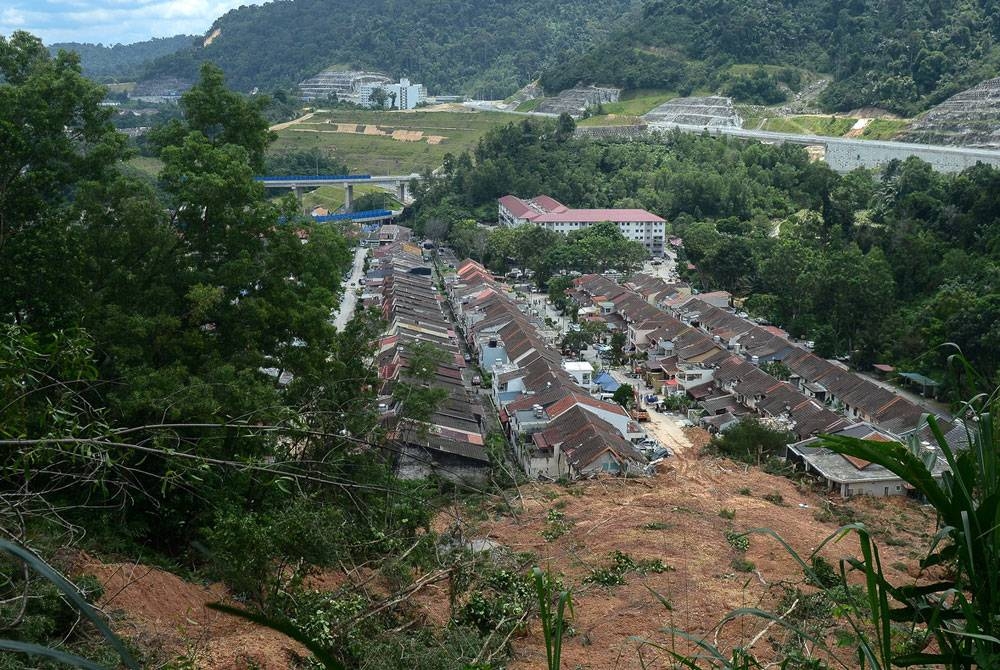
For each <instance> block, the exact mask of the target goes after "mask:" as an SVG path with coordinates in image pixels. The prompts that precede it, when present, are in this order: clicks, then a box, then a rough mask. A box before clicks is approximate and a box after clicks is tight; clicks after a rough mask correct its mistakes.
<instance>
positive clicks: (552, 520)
mask: <svg viewBox="0 0 1000 670" xmlns="http://www.w3.org/2000/svg"><path fill="white" fill-rule="evenodd" d="M573 525H574V524H573V522H572V521H570V520H569V519H567V518H566V514H565V513H563V512H561V511H559V510H557V509H550V510H549V512H548V514H546V515H545V528H543V529H542V537H543V538H545V541H546V542H552V541H553V540H555V539H557V538H560V537H562V536H563V535H565V534H566V533H567V532H568V531H569V529H570V528H572V527H573Z"/></svg>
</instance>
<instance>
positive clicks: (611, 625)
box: [442, 429, 934, 670]
mask: <svg viewBox="0 0 1000 670" xmlns="http://www.w3.org/2000/svg"><path fill="white" fill-rule="evenodd" d="M691 431H692V429H685V432H686V433H688V434H689V438H690V440H691V441H692V442H694V443H695V444H696V445H697V444H698V443H703V442H704V439H705V438H704V431H699V430H698V429H694V432H693V433H692V432H691ZM699 432H700V433H702V435H701V436H699V435H697V433H699ZM669 460H670V465H669V466H667V470H666V471H665V472H663V473H661V474H660V475H658V476H657V477H656V478H654V479H651V480H634V481H631V482H624V481H622V480H619V479H600V480H597V481H591V482H582V483H578V484H572V485H569V486H560V485H557V484H545V485H541V484H531V485H526V486H522V487H521V489H520V494H519V497H517V498H516V500H518V501H521V500H523V507H522V509H521V510H520V511H519V513H518V515H517V517H516V518H515V517H512V516H506V515H504V516H490V517H488V518H487V519H485V520H482V521H480V522H478V528H475V529H472V528H469V529H467V530H466V532H465V537H467V538H470V537H488V538H490V539H491V540H492V541H494V542H496V543H499V544H502V545H505V546H507V547H509V548H510V550H512V551H514V552H530V553H532V554H534V556H535V557H536V558H535V560H536V561H537V564H538V565H541V566H543V567H545V568H548V569H549V570H551V571H552V572H553V573H555V574H557V575H560V576H561V578H562V581H563V584H565V585H566V586H569V587H571V588H572V589H573V600H574V605H575V617H574V618H573V621H572V630H573V633H572V634H571V635H569V636H568V637H567V638H566V640H565V642H564V646H563V664H564V667H567V668H612V667H613V668H619V669H622V670H625V669H632V668H635V669H636V670H639V669H640V668H651V667H670V666H669V663H668V658H667V653H666V650H668V649H671V648H675V649H677V650H678V651H681V652H685V653H690V651H691V649H690V647H688V646H687V645H686V644H685V643H684V642H683V640H681V639H680V638H676V639H674V640H671V639H670V636H669V635H668V634H666V633H664V632H663V630H662V629H663V628H664V627H669V626H676V627H677V628H679V629H681V630H684V631H687V632H689V633H691V634H695V635H704V636H707V638H708V640H709V641H711V640H713V639H716V640H717V642H718V643H719V645H720V646H721V647H724V648H727V647H730V646H731V645H735V644H744V645H745V644H748V643H749V642H750V640H752V639H753V638H754V637H755V636H756V635H757V633H759V632H760V631H761V630H762V629H763V628H764V625H765V622H763V621H760V620H754V619H746V620H744V621H743V622H742V624H741V623H739V622H736V623H731V624H729V625H727V626H725V627H724V628H723V629H722V630H720V631H719V632H718V634H717V635H716V633H715V632H714V630H713V628H714V626H715V625H716V624H718V623H719V622H720V620H722V618H723V617H724V616H725V614H726V613H727V612H729V611H731V610H733V609H736V608H739V607H744V606H747V607H762V608H763V609H768V610H772V611H773V610H774V609H775V608H776V607H777V606H778V604H777V603H778V602H779V600H780V598H781V596H782V595H783V594H784V593H785V591H784V590H783V586H782V585H783V584H786V583H790V584H797V585H799V586H801V587H802V588H803V589H804V590H805V592H809V591H811V588H810V587H808V586H805V585H802V572H801V570H800V569H799V568H798V566H797V565H796V563H795V562H794V560H793V559H792V558H791V557H790V556H789V554H788V553H787V552H786V551H785V550H784V549H783V548H782V547H781V546H780V545H779V544H778V542H777V541H775V540H774V539H773V538H770V537H767V536H764V535H751V536H750V541H749V547H748V549H747V550H746V551H745V552H741V551H738V550H736V549H734V547H733V546H731V544H730V543H729V542H728V541H727V535H726V534H727V532H736V533H739V532H743V531H746V530H749V529H753V528H762V527H766V528H771V529H773V530H774V531H776V532H777V533H778V534H779V535H780V536H781V537H782V538H784V539H785V540H786V541H788V542H789V543H790V545H791V546H792V547H794V548H795V549H796V550H797V551H798V552H799V553H800V554H801V555H803V556H806V557H808V555H809V553H810V552H811V551H812V550H814V549H815V548H816V547H817V546H819V544H820V542H821V541H822V540H823V539H824V538H825V537H826V536H828V535H830V534H832V533H833V532H834V531H835V530H836V529H837V528H838V527H839V525H840V524H841V523H846V522H848V521H864V522H865V524H866V525H867V526H869V527H870V528H871V529H873V531H874V532H875V534H876V536H877V537H878V542H879V545H880V552H881V555H882V564H883V567H884V568H885V570H886V573H887V577H888V578H889V579H890V580H891V581H893V582H894V583H911V582H913V581H916V580H917V574H918V569H917V561H918V558H919V557H920V556H921V555H922V552H923V551H925V550H926V548H927V546H928V545H929V542H930V539H931V535H932V533H933V530H934V519H933V514H931V513H929V512H927V511H926V510H924V509H923V508H921V507H920V506H919V505H917V504H915V503H913V502H912V501H907V500H903V499H857V500H853V501H850V502H846V503H845V502H843V501H840V500H839V499H836V500H832V501H831V502H830V503H827V498H826V497H825V496H822V495H820V494H818V493H817V492H815V491H814V490H812V489H810V488H807V487H802V486H798V485H796V484H795V483H793V482H792V481H790V480H788V479H785V478H783V477H777V476H772V475H768V474H766V473H764V472H762V471H761V470H760V469H758V468H755V467H747V466H744V465H742V464H738V463H734V462H732V461H729V460H726V459H718V458H697V457H696V456H695V455H694V454H693V453H691V452H689V451H686V450H684V451H678V452H677V454H676V457H675V458H673V459H669ZM552 510H556V511H557V512H558V513H560V514H561V515H562V516H560V517H559V523H560V524H561V525H560V528H561V530H562V531H563V532H562V534H561V535H559V536H558V537H555V538H554V539H551V540H550V541H547V540H546V538H545V536H543V533H544V534H547V535H548V536H549V537H550V538H551V537H552V536H553V535H554V533H553V532H552V529H553V522H552V521H551V519H552V518H553V516H552ZM462 516H463V518H464V519H470V518H474V510H466V511H465V513H464V514H463V515H462ZM443 522H444V519H442V523H443ZM615 551H621V552H625V553H627V554H629V555H630V556H631V557H632V559H634V560H635V561H636V562H639V561H644V560H645V561H655V560H661V561H662V562H663V564H664V565H665V566H666V570H665V571H664V572H662V573H659V574H657V573H655V572H649V573H647V574H644V575H643V574H638V573H631V574H628V575H627V576H626V582H627V583H626V584H623V585H620V586H612V587H607V586H600V585H598V584H594V583H587V582H586V581H585V580H586V578H587V577H588V576H590V575H591V574H592V572H591V571H592V570H594V569H595V568H601V567H606V566H607V565H609V563H610V561H611V559H610V556H611V554H612V553H613V552H615ZM857 552H858V544H857V541H856V539H855V537H854V536H852V535H848V536H846V537H845V538H843V539H842V540H841V541H839V542H837V543H834V544H831V545H828V547H827V548H825V549H824V550H823V552H822V554H823V555H824V556H825V557H826V559H827V560H829V561H830V562H831V563H833V564H834V565H836V564H837V561H838V559H840V558H841V557H843V556H847V555H858V553H857ZM654 592H655V593H657V594H660V595H661V596H663V597H664V598H665V599H666V600H667V601H668V602H669V603H670V606H671V608H672V609H671V610H668V609H666V608H665V607H664V606H663V605H662V604H661V603H660V602H659V601H658V600H657V597H656V596H655V595H654ZM782 637H783V635H782V631H781V630H780V627H779V628H778V629H776V630H771V631H770V632H769V633H768V634H765V635H763V636H761V637H760V638H759V640H758V641H757V643H756V644H755V645H754V646H753V649H752V652H753V653H754V654H755V655H756V656H757V657H758V658H759V659H760V660H762V661H765V662H766V661H769V660H773V654H774V652H773V650H772V646H771V645H772V643H774V644H776V645H777V644H779V643H780V641H781V639H782ZM639 638H643V639H645V640H646V641H647V642H646V643H644V642H643V641H642V640H640V639H639ZM656 645H659V648H657V646H656ZM513 647H514V658H515V660H514V662H513V663H511V664H510V665H509V666H508V667H510V668H515V669H518V670H529V669H531V670H535V669H543V668H545V646H544V643H543V640H542V632H541V627H540V626H538V625H537V624H533V625H532V626H531V627H530V628H529V630H528V632H527V634H526V635H524V636H519V637H516V638H515V639H514V640H513Z"/></svg>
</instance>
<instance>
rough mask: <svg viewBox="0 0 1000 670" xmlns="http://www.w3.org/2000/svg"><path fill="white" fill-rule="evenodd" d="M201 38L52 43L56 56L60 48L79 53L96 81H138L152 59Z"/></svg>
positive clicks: (188, 36)
mask: <svg viewBox="0 0 1000 670" xmlns="http://www.w3.org/2000/svg"><path fill="white" fill-rule="evenodd" d="M197 39H198V38H196V37H194V36H192V35H175V36H174V37H154V38H153V39H151V40H146V41H144V42H136V43H135V44H114V45H104V44H86V43H80V42H56V43H54V44H50V45H48V46H49V53H50V54H52V56H53V57H55V56H56V55H57V54H58V53H59V50H60V49H64V50H66V51H73V52H75V53H77V54H79V56H80V64H81V66H82V67H83V74H84V75H86V76H87V77H90V78H91V79H93V80H94V81H99V82H105V81H108V82H110V81H115V80H117V81H134V80H135V79H136V77H138V76H139V75H140V74H142V69H143V68H144V67H145V66H146V64H147V63H149V61H152V60H155V59H157V58H159V57H161V56H166V55H167V54H172V53H174V52H175V51H179V50H181V49H185V48H187V47H190V46H192V45H193V44H194V42H195V41H196V40H197Z"/></svg>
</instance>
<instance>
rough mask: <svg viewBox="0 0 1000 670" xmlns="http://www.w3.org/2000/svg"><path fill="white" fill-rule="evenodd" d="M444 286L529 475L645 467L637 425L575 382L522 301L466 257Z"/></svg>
mask: <svg viewBox="0 0 1000 670" xmlns="http://www.w3.org/2000/svg"><path fill="white" fill-rule="evenodd" d="M446 285H447V290H448V295H449V298H450V299H451V303H452V305H453V307H454V310H455V314H456V319H457V325H458V328H459V330H460V333H461V334H462V335H463V336H464V337H465V340H466V342H467V344H468V346H469V348H470V350H471V351H472V352H473V356H474V357H475V360H476V362H477V364H478V365H479V366H480V368H481V369H482V370H483V371H484V373H485V374H486V379H484V380H483V383H484V385H485V386H486V388H488V390H489V395H490V399H491V400H492V401H493V403H494V404H495V406H496V408H497V410H498V414H499V417H500V422H501V425H502V426H503V429H504V430H505V432H506V434H507V437H508V438H509V440H510V443H511V445H512V446H513V449H514V454H515V456H516V458H517V460H518V461H519V463H520V465H521V467H522V468H523V469H524V471H525V472H526V473H527V474H528V475H529V476H531V477H545V478H550V479H556V478H560V477H568V478H576V477H583V476H589V475H593V474H597V473H613V474H629V475H631V474H640V473H644V472H645V470H646V466H647V462H646V458H645V457H644V456H643V455H642V454H641V453H640V452H639V450H638V449H637V448H636V447H635V443H636V442H638V441H640V440H641V439H643V438H644V437H645V433H644V431H643V430H642V429H641V428H640V427H639V425H638V424H637V423H636V422H635V421H633V420H632V419H631V417H629V415H628V413H627V412H626V411H625V409H624V408H622V407H621V406H620V405H618V404H616V403H611V402H605V401H602V400H598V399H596V398H594V397H593V396H592V395H591V394H590V393H589V391H590V388H589V387H585V386H581V385H579V384H578V383H577V378H575V377H574V375H573V374H571V373H570V372H569V371H567V369H566V367H565V366H564V361H563V360H562V357H561V356H560V354H559V352H558V351H557V350H556V349H555V348H554V347H553V346H551V345H549V344H548V343H546V341H545V340H544V339H542V338H541V337H540V336H539V335H538V333H537V332H536V329H535V327H534V326H533V324H532V322H531V321H530V319H529V318H528V316H527V315H526V313H525V312H526V311H527V310H528V309H529V308H528V306H527V305H525V304H524V303H518V302H517V301H516V300H515V299H514V297H513V296H512V295H511V294H510V293H509V292H508V291H507V290H506V288H505V287H504V286H503V285H502V284H501V283H499V282H497V281H496V280H495V279H494V278H493V277H492V275H490V273H489V272H488V271H487V270H485V269H484V268H483V267H482V266H481V265H479V264H478V263H475V262H473V261H465V262H463V263H461V264H460V266H459V267H458V268H457V270H456V272H455V274H454V275H453V276H451V277H447V278H446ZM577 372H581V371H577ZM580 379H581V380H582V379H583V378H582V376H581V377H580ZM588 381H589V380H588Z"/></svg>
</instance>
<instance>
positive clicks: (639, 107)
mask: <svg viewBox="0 0 1000 670" xmlns="http://www.w3.org/2000/svg"><path fill="white" fill-rule="evenodd" d="M676 97H678V96H677V92H676V91H664V90H660V89H652V88H637V89H635V90H632V91H625V92H624V93H622V95H621V99H620V100H618V102H605V103H603V104H602V105H601V107H603V108H604V112H605V113H606V114H621V115H624V116H642V115H643V114H645V113H646V112H648V111H649V110H651V109H653V108H654V107H656V106H657V105H660V104H663V103H664V102H666V101H668V100H673V99H674V98H676Z"/></svg>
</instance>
